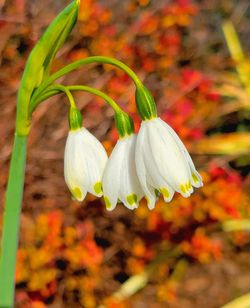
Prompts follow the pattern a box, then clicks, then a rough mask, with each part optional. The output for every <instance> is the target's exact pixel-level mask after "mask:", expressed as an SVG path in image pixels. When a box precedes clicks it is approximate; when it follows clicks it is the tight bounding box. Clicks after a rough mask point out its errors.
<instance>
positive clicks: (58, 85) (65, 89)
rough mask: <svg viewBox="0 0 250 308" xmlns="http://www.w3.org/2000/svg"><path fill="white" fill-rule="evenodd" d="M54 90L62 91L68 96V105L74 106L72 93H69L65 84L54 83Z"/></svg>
mask: <svg viewBox="0 0 250 308" xmlns="http://www.w3.org/2000/svg"><path fill="white" fill-rule="evenodd" d="M53 89H54V90H58V91H59V92H64V93H65V94H66V95H67V97H68V100H69V103H70V106H71V107H73V108H76V103H75V100H74V97H73V95H72V94H71V92H70V90H69V89H68V87H66V86H63V85H61V84H55V85H54V87H53Z"/></svg>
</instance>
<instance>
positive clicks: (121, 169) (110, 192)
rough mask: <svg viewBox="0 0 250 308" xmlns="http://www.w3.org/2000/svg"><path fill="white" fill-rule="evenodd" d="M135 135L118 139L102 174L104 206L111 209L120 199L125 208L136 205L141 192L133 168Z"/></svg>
mask: <svg viewBox="0 0 250 308" xmlns="http://www.w3.org/2000/svg"><path fill="white" fill-rule="evenodd" d="M135 144H136V135H135V134H132V135H130V136H126V137H125V138H123V139H120V140H119V141H118V142H117V144H116V145H115V147H114V149H113V151H112V153H111V156H110V158H109V160H108V162H107V165H106V168H105V170H104V174H103V195H104V200H105V204H106V208H107V210H109V211H112V210H113V209H114V208H115V207H116V204H117V202H118V200H120V201H121V202H122V203H123V204H124V205H125V206H126V207H127V208H129V209H131V210H133V209H135V208H137V207H138V202H139V200H140V199H141V197H142V195H143V192H142V189H141V186H140V183H139V180H138V177H137V174H136V168H135Z"/></svg>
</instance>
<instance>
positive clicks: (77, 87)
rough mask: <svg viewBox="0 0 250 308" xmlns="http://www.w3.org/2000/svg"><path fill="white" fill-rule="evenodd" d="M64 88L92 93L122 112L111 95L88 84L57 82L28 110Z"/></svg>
mask: <svg viewBox="0 0 250 308" xmlns="http://www.w3.org/2000/svg"><path fill="white" fill-rule="evenodd" d="M65 90H67V91H68V92H69V93H70V91H84V92H88V93H91V94H94V95H96V96H98V97H101V98H102V99H104V100H105V101H106V102H107V103H108V104H109V105H110V106H111V107H112V108H113V109H114V111H115V112H122V109H121V108H120V107H119V106H118V105H117V103H116V102H115V101H114V100H113V99H112V98H111V97H109V96H108V95H107V94H105V93H104V92H102V91H100V90H97V89H95V88H92V87H89V86H83V85H72V86H62V85H57V84H55V85H52V86H50V87H49V88H48V90H47V91H46V92H45V93H44V94H43V95H42V96H41V97H40V98H39V100H38V101H36V102H33V103H32V104H31V110H30V111H31V112H33V111H34V110H35V109H36V107H37V106H38V105H39V104H40V103H41V102H42V101H44V100H45V99H47V98H49V97H51V96H53V95H56V94H59V93H61V92H65ZM65 93H66V92H65ZM70 94H71V93H70ZM71 96H72V94H71Z"/></svg>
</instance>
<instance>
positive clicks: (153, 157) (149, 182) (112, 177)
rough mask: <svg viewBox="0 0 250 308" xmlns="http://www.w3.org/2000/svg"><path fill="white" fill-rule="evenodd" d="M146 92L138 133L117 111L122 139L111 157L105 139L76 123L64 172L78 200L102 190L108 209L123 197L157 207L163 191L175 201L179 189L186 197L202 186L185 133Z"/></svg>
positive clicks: (127, 202)
mask: <svg viewBox="0 0 250 308" xmlns="http://www.w3.org/2000/svg"><path fill="white" fill-rule="evenodd" d="M145 93H147V92H146V91H144V92H143V93H142V94H141V95H140V94H138V93H137V94H138V95H137V105H138V111H139V113H140V115H141V117H142V119H143V121H142V123H141V127H140V130H139V132H138V135H137V134H135V133H134V128H133V124H131V119H130V117H129V116H128V115H126V116H125V117H124V116H122V117H121V116H120V115H119V114H118V115H117V116H116V123H117V127H118V130H119V135H120V138H119V140H118V142H117V144H116V145H115V147H114V149H113V151H112V153H111V156H110V158H109V159H107V154H106V152H105V149H104V147H103V146H102V144H101V143H100V142H99V141H98V140H97V139H96V138H95V137H94V136H93V135H92V134H91V133H90V132H89V131H88V130H87V129H86V128H83V127H80V124H79V125H78V126H72V127H73V129H72V130H70V132H69V135H68V138H67V142H66V148H65V162H64V171H65V180H66V183H67V185H68V187H69V189H70V191H71V193H72V195H73V196H74V198H75V199H77V200H78V201H82V200H83V199H84V198H85V196H86V194H87V192H90V193H92V194H94V195H95V196H98V197H101V196H102V195H103V196H104V201H105V204H106V208H107V210H109V211H111V210H113V209H114V208H115V207H116V204H117V202H118V201H121V202H122V203H123V204H124V205H125V206H126V207H127V208H129V209H131V210H133V209H135V208H137V207H138V205H139V201H140V200H141V199H142V198H143V197H145V199H146V200H147V204H148V208H149V209H153V208H154V207H155V202H156V200H157V198H158V197H159V195H160V194H162V195H163V198H164V200H165V202H170V201H171V200H172V198H173V195H174V192H175V191H176V192H178V193H180V194H181V195H182V196H183V197H185V198H187V197H189V196H190V195H191V194H192V193H193V187H197V188H198V187H201V186H202V185H203V184H202V179H201V176H200V175H199V173H198V172H197V171H196V169H195V166H194V164H193V161H192V159H191V157H190V155H189V153H188V151H187V150H186V148H185V146H184V144H183V143H182V142H181V140H180V138H179V137H178V136H177V134H176V133H175V131H174V130H173V129H172V128H171V127H170V126H169V125H167V124H166V123H165V122H164V121H163V120H161V119H160V118H159V117H157V116H156V115H154V110H153V109H154V108H155V106H154V105H153V103H152V102H151V101H150V99H151V96H150V95H149V96H147V97H146V99H145V100H144V101H143V100H141V97H142V95H143V96H144V97H145ZM142 102H143V103H142ZM145 102H146V103H145ZM150 108H151V109H152V110H153V111H149V110H150Z"/></svg>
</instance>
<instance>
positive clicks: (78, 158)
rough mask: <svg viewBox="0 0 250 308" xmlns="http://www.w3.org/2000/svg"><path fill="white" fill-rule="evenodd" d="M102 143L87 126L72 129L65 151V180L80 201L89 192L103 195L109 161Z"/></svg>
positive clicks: (99, 195)
mask: <svg viewBox="0 0 250 308" xmlns="http://www.w3.org/2000/svg"><path fill="white" fill-rule="evenodd" d="M107 159H108V157H107V154H106V151H105V149H104V147H103V146H102V144H101V143H100V142H99V141H98V140H97V139H96V137H95V136H93V135H92V134H91V133H90V132H89V131H88V130H87V129H86V128H80V129H77V130H71V131H70V132H69V134H68V138H67V142H66V147H65V153H64V176H65V181H66V183H67V185H68V187H69V189H70V191H71V193H72V195H73V196H74V197H75V199H77V200H78V201H82V200H83V199H84V198H85V196H86V194H87V192H90V193H92V194H93V195H95V196H98V197H101V196H102V183H101V179H102V175H103V171H104V168H105V165H106V162H107Z"/></svg>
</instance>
